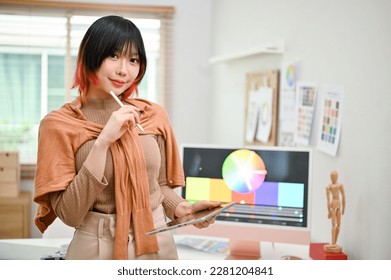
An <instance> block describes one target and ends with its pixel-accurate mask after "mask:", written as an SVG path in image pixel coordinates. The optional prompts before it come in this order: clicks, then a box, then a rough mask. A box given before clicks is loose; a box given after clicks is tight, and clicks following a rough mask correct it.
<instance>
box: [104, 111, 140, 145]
mask: <svg viewBox="0 0 391 280" xmlns="http://www.w3.org/2000/svg"><path fill="white" fill-rule="evenodd" d="M139 111H140V109H138V108H137V107H135V106H132V105H124V106H123V107H121V108H119V109H118V110H117V111H115V112H113V113H112V114H111V117H110V119H109V120H108V121H107V123H106V125H105V126H104V128H103V130H102V132H101V133H100V135H99V136H98V140H99V141H100V142H101V143H105V144H106V145H108V146H110V144H112V143H114V142H115V141H116V140H117V139H119V138H121V136H122V135H123V134H124V133H125V131H126V130H127V129H128V128H129V127H130V128H134V127H135V126H136V124H137V123H139V122H140V118H139V114H138V112H139Z"/></svg>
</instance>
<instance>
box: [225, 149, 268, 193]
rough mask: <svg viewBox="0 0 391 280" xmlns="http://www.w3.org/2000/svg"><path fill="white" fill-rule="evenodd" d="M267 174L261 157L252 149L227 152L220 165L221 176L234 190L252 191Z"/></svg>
mask: <svg viewBox="0 0 391 280" xmlns="http://www.w3.org/2000/svg"><path fill="white" fill-rule="evenodd" d="M266 174H267V171H266V168H265V163H264V162H263V160H262V158H261V157H260V156H259V155H258V154H256V153H255V152H253V151H250V150H246V149H241V150H236V151H234V152H232V153H231V154H229V155H228V156H227V158H226V159H225V160H224V163H223V166H222V176H223V179H224V181H225V183H226V184H227V186H228V187H229V188H230V189H231V190H232V191H234V192H238V193H242V194H245V193H253V192H255V191H256V190H257V189H258V188H259V187H260V186H261V185H262V183H263V181H264V180H265V176H266Z"/></svg>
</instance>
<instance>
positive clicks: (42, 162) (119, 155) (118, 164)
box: [34, 98, 184, 259]
mask: <svg viewBox="0 0 391 280" xmlns="http://www.w3.org/2000/svg"><path fill="white" fill-rule="evenodd" d="M127 103H129V104H132V105H134V106H136V107H138V108H139V109H140V110H141V112H142V114H141V119H140V121H141V125H142V126H143V128H144V131H145V132H144V133H145V134H154V135H162V136H163V138H164V139H165V142H166V160H167V162H166V165H167V180H168V184H169V186H170V187H173V188H174V187H177V186H183V185H184V175H183V168H182V164H181V160H180V156H179V151H178V147H177V143H176V139H175V136H174V132H173V129H172V127H171V124H170V122H169V118H168V115H167V113H166V111H165V110H164V109H163V108H162V107H160V106H159V105H157V104H155V103H152V102H149V101H147V100H143V99H135V98H134V99H129V100H128V101H127ZM80 107H81V102H80V98H77V99H76V100H75V101H73V102H72V103H67V104H65V105H64V106H63V107H61V108H60V109H59V110H56V111H52V112H50V113H49V114H48V115H47V116H46V117H45V118H43V119H42V121H41V123H40V128H39V134H38V157H37V168H36V174H35V182H34V188H35V193H34V202H36V203H37V204H38V207H37V212H36V215H35V219H34V221H35V224H36V226H37V227H38V229H39V230H40V231H41V232H44V231H45V230H46V229H47V227H48V226H49V225H50V224H51V223H52V222H53V221H54V220H55V219H56V215H55V213H54V211H53V209H52V207H51V203H50V197H49V194H50V193H51V192H56V191H62V190H65V189H66V188H67V187H68V185H69V184H70V183H71V181H72V180H73V179H74V177H75V176H76V167H75V166H76V165H75V154H76V151H77V150H78V149H79V147H80V146H81V145H82V144H84V143H85V142H87V141H89V140H92V139H95V138H97V137H98V136H99V134H100V132H101V131H102V129H103V126H102V125H99V124H96V123H93V122H90V121H88V120H86V119H85V117H84V116H83V114H82V112H81V110H80ZM139 134H143V133H142V132H141V131H139V130H138V129H134V128H132V129H130V128H129V129H128V130H127V132H125V134H124V135H123V136H122V137H121V138H120V139H118V140H117V141H115V142H114V143H113V144H112V145H111V146H110V149H111V153H112V157H113V166H114V176H115V185H114V190H115V206H116V215H117V218H116V229H115V232H116V234H115V238H114V256H113V257H114V259H127V253H128V251H127V247H128V246H127V242H128V233H129V228H130V221H131V220H132V222H133V230H134V237H135V245H136V246H135V247H136V255H142V254H147V253H153V252H157V251H158V250H159V248H158V243H157V239H156V236H149V235H145V232H146V231H148V230H151V229H153V226H154V225H153V217H152V210H151V207H150V204H149V186H148V178H147V173H146V165H145V158H144V152H143V147H142V144H141V142H140V137H139Z"/></svg>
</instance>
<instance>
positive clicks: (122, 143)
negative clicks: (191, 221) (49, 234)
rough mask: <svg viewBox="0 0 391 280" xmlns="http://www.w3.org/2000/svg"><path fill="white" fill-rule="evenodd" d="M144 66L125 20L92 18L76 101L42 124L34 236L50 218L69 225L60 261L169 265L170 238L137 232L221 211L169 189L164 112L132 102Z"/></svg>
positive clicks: (173, 161)
mask: <svg viewBox="0 0 391 280" xmlns="http://www.w3.org/2000/svg"><path fill="white" fill-rule="evenodd" d="M146 66H147V59H146V55H145V49H144V43H143V39H142V37H141V34H140V31H139V30H138V28H137V27H136V26H135V25H134V24H133V23H132V22H131V21H129V20H127V19H124V18H122V17H119V16H106V17H102V18H100V19H98V20H97V21H96V22H94V23H93V24H92V25H91V27H90V28H89V29H88V31H87V32H86V34H85V36H84V38H83V40H82V42H81V45H80V48H79V53H78V59H77V68H76V72H75V79H74V86H75V87H78V89H79V94H80V96H79V97H78V98H76V99H75V100H74V101H73V102H71V103H67V104H65V105H64V106H63V107H61V108H60V109H59V110H57V111H53V112H51V113H49V114H48V115H47V116H46V117H45V118H44V119H43V120H42V121H41V124H40V129H39V144H38V162H37V170H36V176H35V197H34V201H35V202H36V203H38V210H37V213H36V217H35V223H36V225H37V227H38V228H39V229H40V231H41V232H44V231H45V229H46V228H47V227H48V226H49V225H50V224H51V223H52V222H53V221H54V220H55V219H56V218H57V217H58V218H60V219H61V220H62V221H63V222H64V223H65V224H67V225H69V226H72V227H75V229H76V230H75V234H74V237H73V239H72V242H71V243H70V245H69V247H68V251H67V259H177V258H178V256H177V252H176V248H175V243H174V241H173V237H172V235H171V233H170V232H169V231H167V232H164V233H161V234H158V235H152V236H148V235H145V232H147V231H148V230H151V229H153V228H154V227H158V226H161V225H164V224H165V223H166V218H167V217H168V218H171V219H172V218H174V217H180V216H183V215H186V214H188V213H191V212H193V211H197V210H201V209H205V208H209V207H215V206H218V205H220V203H218V202H216V203H214V202H206V201H202V202H198V203H195V204H190V203H189V202H187V201H186V200H184V199H183V198H181V197H180V196H179V195H177V194H176V193H175V192H174V190H173V188H174V187H177V186H183V185H184V181H183V180H184V179H183V170H182V165H181V161H180V158H179V154H178V148H177V143H176V140H175V136H174V133H173V130H172V127H171V125H170V122H169V119H168V116H167V113H166V112H165V110H164V109H163V108H162V107H160V106H159V105H157V104H155V103H152V102H149V101H147V100H143V99H138V98H132V95H133V94H134V93H136V92H137V86H138V84H139V83H140V82H141V80H142V78H143V76H144V74H145V70H146ZM110 91H112V92H113V93H114V94H115V95H117V96H118V97H119V98H120V99H121V100H122V102H123V103H124V106H122V107H121V106H119V104H118V103H117V102H116V101H115V100H114V99H113V97H112V96H111V95H110V94H109V92H110ZM137 124H139V125H141V127H142V129H143V131H142V130H141V129H140V128H139V127H137V126H136V125H137ZM206 226H208V223H207V222H206V223H205V222H204V223H202V224H198V225H197V227H206Z"/></svg>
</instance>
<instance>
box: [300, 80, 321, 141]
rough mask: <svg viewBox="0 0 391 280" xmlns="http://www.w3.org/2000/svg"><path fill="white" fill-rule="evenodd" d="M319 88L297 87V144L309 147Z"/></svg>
mask: <svg viewBox="0 0 391 280" xmlns="http://www.w3.org/2000/svg"><path fill="white" fill-rule="evenodd" d="M316 91H317V88H316V87H315V86H314V85H309V84H308V85H307V84H300V83H298V85H297V92H296V108H297V123H296V125H297V127H296V133H295V142H296V143H297V144H302V145H305V146H307V145H308V144H309V141H310V136H311V126H312V118H313V114H314V106H315V100H316V99H315V98H316Z"/></svg>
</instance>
